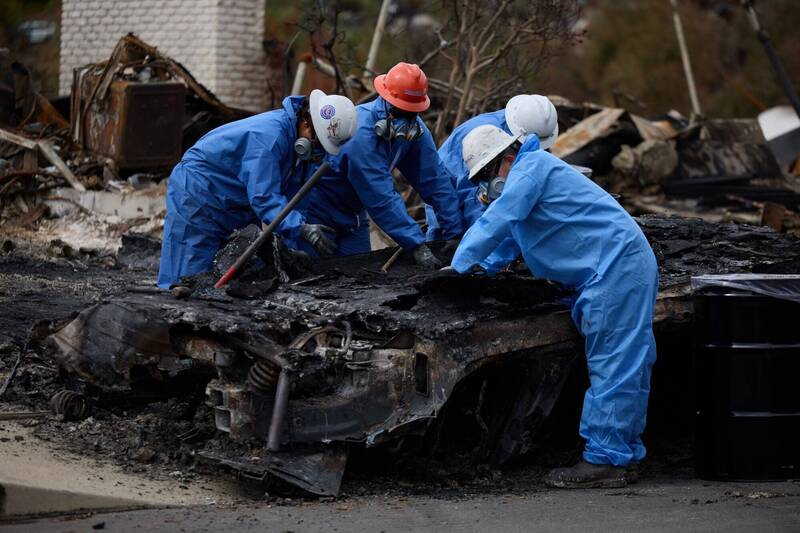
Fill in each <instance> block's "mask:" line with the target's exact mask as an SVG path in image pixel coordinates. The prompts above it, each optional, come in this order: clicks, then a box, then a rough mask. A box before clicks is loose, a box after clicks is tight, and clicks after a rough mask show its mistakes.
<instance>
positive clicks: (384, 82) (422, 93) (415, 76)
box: [374, 63, 431, 113]
mask: <svg viewBox="0 0 800 533" xmlns="http://www.w3.org/2000/svg"><path fill="white" fill-rule="evenodd" d="M374 83H375V90H376V91H377V92H378V94H379V95H381V96H382V97H383V99H384V100H386V101H387V102H389V103H390V104H392V105H393V106H395V107H396V108H398V109H402V110H403V111H410V112H412V113H419V112H420V111H425V110H426V109H428V108H429V107H430V105H431V99H430V98H428V77H427V76H426V75H425V73H424V72H422V69H421V68H419V65H412V64H410V63H398V64H396V65H395V66H393V67H392V68H390V69H389V72H387V73H386V74H381V75H380V76H377V77H376V78H375V82H374Z"/></svg>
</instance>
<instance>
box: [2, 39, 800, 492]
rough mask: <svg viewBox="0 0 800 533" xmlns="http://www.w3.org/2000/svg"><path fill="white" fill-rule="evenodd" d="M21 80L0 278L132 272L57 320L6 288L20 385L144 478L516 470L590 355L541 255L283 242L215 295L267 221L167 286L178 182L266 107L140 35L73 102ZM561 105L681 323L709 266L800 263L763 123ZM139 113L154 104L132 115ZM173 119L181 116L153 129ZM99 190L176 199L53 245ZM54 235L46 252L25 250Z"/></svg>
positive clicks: (8, 116) (10, 123) (89, 76)
mask: <svg viewBox="0 0 800 533" xmlns="http://www.w3.org/2000/svg"><path fill="white" fill-rule="evenodd" d="M0 81H2V84H1V85H0V123H2V124H0V126H1V127H0V209H1V211H0V221H1V222H0V223H2V226H3V228H4V230H3V232H2V241H3V242H2V252H0V254H1V256H0V279H3V278H2V276H4V275H6V276H7V275H12V274H15V273H16V272H20V273H24V272H25V271H26V270H29V271H30V272H31V273H36V272H38V271H40V270H42V269H45V270H46V269H54V270H58V269H59V268H67V270H70V269H71V270H72V272H73V273H72V274H66V273H65V278H63V279H64V284H65V285H66V284H70V285H74V286H76V287H77V286H79V285H80V283H82V282H79V280H78V278H79V276H80V274H77V275H76V274H75V273H74V272H78V273H80V272H81V271H83V272H86V273H87V275H88V273H89V272H95V273H96V272H102V273H103V274H102V276H101V277H115V278H118V279H121V280H127V281H122V282H120V283H118V284H117V286H112V285H114V283H112V282H109V283H106V284H103V283H100V284H99V285H98V284H97V282H93V281H91V280H90V281H86V282H85V286H84V287H83V289H80V290H82V291H83V292H84V294H82V295H79V294H77V292H79V291H78V289H76V290H75V291H74V292H75V294H74V295H73V297H71V298H70V297H64V298H58V297H57V295H56V294H55V293H54V292H53V293H52V294H51V296H52V297H53V299H52V303H51V307H50V309H49V311H48V312H43V313H42V316H40V317H38V319H36V320H34V318H35V317H34V314H35V313H36V305H29V303H28V302H26V300H25V298H24V296H25V295H26V294H33V293H35V292H36V290H37V289H36V288H35V287H33V286H30V287H26V286H25V281H24V280H23V281H20V277H19V276H17V277H15V279H14V280H13V281H4V282H3V287H2V291H3V296H4V299H8V300H10V299H11V298H15V297H18V296H20V295H22V297H21V298H20V303H19V309H20V312H19V316H17V317H8V318H3V319H2V320H0V324H2V325H3V327H4V329H6V328H7V330H8V332H7V333H5V334H4V338H3V339H0V340H3V342H2V345H0V360H2V363H3V375H4V378H3V383H2V384H0V386H2V388H0V395H2V396H4V398H3V399H4V401H6V402H9V403H10V405H14V406H17V407H19V408H20V409H26V410H27V411H28V412H31V413H39V414H38V415H37V416H31V420H30V423H31V424H35V425H36V426H37V429H36V431H37V434H38V435H39V436H41V437H42V438H45V439H51V440H56V441H64V442H66V443H67V446H72V447H73V448H75V449H81V450H83V451H84V452H85V453H95V454H98V455H108V456H116V457H120V458H124V462H125V464H126V465H127V466H128V467H129V468H131V469H133V470H139V471H145V470H147V469H154V468H156V467H157V466H158V465H161V466H162V467H163V469H164V470H165V471H167V470H170V469H173V470H174V469H176V468H181V469H182V470H185V471H187V472H191V471H195V472H201V471H203V468H208V466H206V465H221V466H223V467H227V468H230V469H232V470H233V471H234V472H236V473H237V475H238V476H240V477H243V478H249V479H255V480H257V481H260V482H269V483H273V484H276V485H277V486H279V487H281V490H287V489H288V488H290V487H291V488H294V489H301V490H302V491H305V492H308V493H312V494H317V495H323V496H333V495H336V494H338V492H339V490H340V486H341V481H342V477H343V474H344V471H345V466H346V464H347V460H348V456H349V454H350V452H351V451H352V449H353V448H354V447H358V448H365V447H366V448H386V449H391V450H412V451H415V452H418V451H419V450H424V451H425V453H427V454H428V455H430V456H437V455H438V456H441V455H446V456H458V457H462V456H467V457H469V459H468V460H467V463H468V464H488V465H492V468H495V467H501V466H504V465H507V464H509V463H510V462H512V461H513V460H515V459H516V458H518V457H520V456H523V455H525V454H527V453H530V452H531V451H532V450H536V449H537V438H539V437H540V435H541V430H542V428H543V427H544V426H545V423H546V421H547V419H548V415H549V414H550V413H551V411H552V410H553V409H554V406H555V405H556V403H557V401H558V400H559V398H560V396H561V393H562V389H563V388H564V386H565V383H566V382H567V380H568V378H569V376H570V375H571V374H572V373H573V372H574V371H575V368H576V366H577V367H579V366H580V362H581V357H580V354H581V353H582V345H581V339H580V337H579V335H578V334H577V332H576V331H575V328H574V326H573V324H572V322H571V319H570V316H569V311H568V307H567V305H566V302H568V300H569V298H570V293H569V292H568V291H566V290H564V289H563V288H562V287H560V286H558V285H555V284H552V283H550V282H547V281H545V280H539V279H534V278H532V277H531V276H530V274H529V273H528V272H527V270H526V269H525V267H524V265H522V264H516V265H514V266H512V267H511V268H509V269H508V270H507V271H506V272H504V273H501V274H500V275H499V276H497V277H495V278H488V277H482V276H468V277H441V276H438V275H432V274H430V273H427V272H423V271H420V270H419V269H417V267H415V266H414V265H413V262H412V261H411V259H410V258H408V257H405V256H404V255H401V256H400V258H399V260H397V261H396V262H395V263H394V264H392V266H391V268H389V269H388V271H386V270H383V269H382V268H381V267H382V266H385V265H386V264H387V261H388V260H389V259H390V258H391V257H392V256H393V254H394V251H395V249H393V248H387V249H383V250H378V251H374V252H372V253H370V254H365V255H360V256H352V257H347V258H336V259H328V260H323V261H317V262H314V263H312V262H310V261H309V260H308V258H307V257H305V256H304V255H303V254H298V253H296V252H293V251H292V250H288V249H286V247H285V246H284V245H283V244H282V242H281V241H280V239H278V238H274V239H273V240H272V241H271V242H270V245H269V246H265V247H264V248H263V249H262V250H261V251H260V252H259V254H258V257H257V258H255V259H254V260H252V261H251V262H250V263H249V264H248V266H247V269H246V270H245V271H244V272H243V273H242V275H240V276H239V278H238V279H237V280H235V281H234V282H232V283H231V284H230V285H229V286H227V287H226V288H225V289H214V288H213V282H214V281H215V280H216V279H217V278H218V277H219V275H220V274H221V273H222V272H224V271H225V270H226V268H227V267H228V266H230V265H231V264H232V262H233V260H235V258H236V257H237V256H238V254H239V253H240V252H241V251H242V250H243V249H244V248H246V246H247V245H248V244H249V243H250V242H252V240H253V239H254V238H255V237H256V236H257V234H258V228H255V227H249V228H246V229H243V230H240V231H238V232H237V233H235V234H234V235H233V236H232V238H231V241H230V242H229V244H228V245H227V246H226V247H225V248H224V249H222V250H221V251H220V252H219V253H218V255H217V258H216V262H215V269H214V271H212V272H209V273H206V274H202V275H198V276H193V277H191V278H188V279H185V280H184V284H183V285H182V286H181V287H180V288H178V289H176V290H173V291H172V292H170V293H167V292H162V291H158V290H155V289H153V288H150V286H149V284H148V283H147V282H148V281H149V280H150V279H151V278H152V276H153V269H154V268H155V267H156V265H157V258H158V250H159V248H158V241H157V240H156V239H154V238H153V236H154V235H158V234H159V233H160V225H159V222H160V220H161V219H162V218H163V194H164V190H165V186H164V185H165V184H164V182H165V181H166V180H165V179H164V178H166V176H167V175H168V173H169V170H170V168H171V166H172V165H174V164H175V163H176V162H177V161H178V160H179V159H180V156H181V154H182V153H183V151H184V150H186V149H187V148H188V147H190V146H191V145H192V144H193V143H194V142H195V141H196V140H197V139H198V138H199V137H200V136H202V134H203V133H205V132H206V131H209V130H210V129H212V128H213V127H216V126H218V125H221V124H223V123H225V122H228V121H231V120H236V119H239V118H243V117H245V116H247V115H249V114H250V113H249V112H247V111H243V110H238V109H233V108H230V107H228V106H226V105H225V104H223V103H222V102H220V101H219V100H218V99H217V98H216V97H215V96H214V95H213V94H212V93H211V92H210V91H208V90H207V89H205V88H204V87H203V86H202V85H200V84H199V83H198V82H197V81H196V80H195V79H194V78H193V77H192V75H191V74H190V73H189V72H188V71H187V70H186V69H185V68H184V67H182V66H181V65H180V64H179V63H177V62H175V61H174V60H172V59H170V58H169V57H167V56H165V55H163V54H162V53H161V52H159V51H158V50H157V49H156V48H154V47H152V46H150V45H149V44H147V43H144V42H143V41H141V40H140V39H138V38H137V37H136V36H134V35H127V36H125V37H123V38H122V39H121V40H120V41H119V43H118V44H117V46H116V47H115V49H114V50H113V52H112V53H111V55H110V57H109V59H108V60H106V61H103V62H100V63H97V64H90V65H87V66H85V67H83V68H79V69H76V71H75V73H74V81H73V89H72V95H71V98H70V100H69V101H66V100H56V101H53V102H50V101H48V100H47V99H45V98H43V97H42V96H41V95H39V94H37V93H36V92H35V91H33V89H32V87H33V85H32V82H31V80H30V76H29V74H28V73H27V70H26V69H25V67H24V66H23V65H20V64H17V63H12V62H11V61H10V60H9V58H5V57H2V56H0ZM553 100H554V102H555V103H556V107H557V108H558V111H559V122H560V129H561V131H562V132H564V133H563V134H562V135H561V136H560V137H559V139H558V141H557V143H556V145H555V146H554V148H553V153H555V154H556V155H558V156H560V157H562V158H564V159H565V160H567V161H568V162H570V163H573V164H577V165H583V166H588V167H590V168H592V169H593V170H594V173H595V179H596V180H597V181H598V182H599V183H600V184H601V185H603V186H604V187H605V188H606V189H607V190H608V191H609V192H612V193H614V194H618V195H620V201H621V202H622V203H623V204H624V205H625V206H626V207H627V208H628V209H629V210H630V211H631V212H632V213H633V214H636V215H640V216H639V217H638V219H637V220H638V222H639V224H640V226H641V227H642V229H643V231H644V232H645V234H646V236H647V238H648V240H649V241H650V243H651V245H652V247H653V249H654V251H655V253H656V257H657V259H658V262H659V267H660V273H661V290H660V293H659V299H658V304H657V309H656V311H657V313H656V318H655V322H656V331H657V334H659V335H665V334H666V332H669V333H670V334H671V335H674V334H676V332H678V334H681V335H688V334H689V329H688V328H689V326H690V324H691V317H692V305H691V299H690V287H689V278H690V277H691V276H692V275H696V274H708V273H731V272H771V273H796V272H797V271H798V267H799V266H800V246H798V244H799V243H798V238H797V237H796V235H795V234H797V233H798V231H800V218H798V215H797V213H798V210H800V186H799V185H798V179H797V175H796V174H795V173H794V170H793V168H792V167H791V166H790V167H787V168H781V167H780V166H779V165H778V163H777V162H776V160H775V157H774V156H773V154H772V153H771V152H770V149H769V147H768V146H767V144H766V143H765V141H764V138H763V136H762V135H761V132H760V129H759V127H758V125H757V123H756V122H755V121H752V120H714V119H701V120H696V121H692V122H690V121H689V120H687V119H685V118H684V117H682V116H680V115H678V114H676V113H674V112H673V113H670V114H667V115H665V116H663V117H660V118H656V119H652V120H651V119H645V118H643V117H640V116H637V115H635V114H633V113H630V112H628V111H626V110H624V109H618V108H607V107H602V106H597V105H593V104H582V105H577V104H574V103H572V102H569V101H566V100H564V99H560V98H557V97H554V98H553ZM134 103H136V105H137V106H145V107H146V108H148V109H151V110H152V113H148V114H138V115H137V114H133V113H129V110H130V108H131V106H132V105H133V104H134ZM156 115H157V116H159V121H158V125H156V124H155V121H148V120H142V117H143V116H156ZM794 168H795V169H796V167H794ZM69 189H72V191H71V192H70V191H69ZM93 193H104V194H108V195H113V196H114V197H115V198H113V199H110V200H109V196H103V197H102V200H103V201H108V202H111V203H112V204H113V205H114V206H120V205H123V203H124V201H125V200H124V197H130V196H137V195H145V196H146V197H148V198H151V199H154V203H155V204H156V205H157V206H161V207H160V210H159V209H157V208H152V206H151V207H150V208H149V209H153V210H152V211H149V212H148V211H147V209H145V210H144V211H142V208H141V205H144V204H139V203H134V206H139V207H136V208H135V209H134V211H136V212H137V213H138V214H136V215H132V216H130V217H129V218H124V217H123V218H124V220H120V219H119V217H117V218H114V219H113V220H110V222H109V220H106V221H105V223H106V224H107V225H110V226H113V228H114V231H110V232H107V233H106V235H107V236H109V238H112V239H113V241H114V242H113V243H112V244H111V245H110V246H109V247H108V248H109V249H110V250H111V253H110V254H108V253H105V254H100V255H98V254H97V253H94V252H92V251H91V250H90V249H88V248H87V249H83V248H80V246H78V245H75V244H69V243H66V242H64V241H62V240H60V238H55V239H54V238H52V237H51V236H50V233H49V232H50V231H51V229H52V228H53V227H57V226H58V225H59V224H62V225H63V224H66V222H65V220H66V219H68V218H69V217H77V219H76V220H79V222H81V223H87V222H86V219H88V218H92V217H94V218H95V219H97V218H102V217H103V216H105V215H107V213H104V212H103V210H102V208H97V209H96V210H95V208H94V207H93V206H95V205H96V204H97V203H99V202H100V201H101V200H99V199H98V198H100V197H99V196H92V197H91V199H90V200H87V198H88V197H87V195H90V194H93ZM117 197H122V198H123V199H120V198H117ZM137 201H138V200H137ZM115 209H116V207H115ZM143 212H144V215H142V213H143ZM676 215H677V216H676ZM106 218H107V219H108V218H109V217H106ZM62 219H64V220H62ZM59 220H61V222H59ZM70 220H72V219H70ZM48 221H50V223H49V224H48ZM14 228H16V229H14ZM18 230H19V231H18ZM22 230H24V231H25V232H27V233H20V232H21V231H22ZM32 234H33V235H35V234H40V235H39V237H38V238H39V239H40V242H41V243H45V246H44V254H45V256H46V257H44V258H42V257H39V256H37V257H35V258H32V257H28V256H26V255H25V253H23V252H22V250H21V249H20V247H21V243H20V242H19V239H20V238H21V237H20V235H24V236H25V237H23V238H32V237H30V236H31V235H32ZM434 250H435V252H436V253H437V254H438V255H440V256H441V257H440V258H441V259H442V260H445V261H447V260H448V259H449V257H444V256H443V251H442V249H441V248H440V247H437V246H434ZM26 253H27V252H26ZM65 265H67V266H66V267H65ZM81 269H83V270H81ZM59 279H62V278H61V277H59ZM93 283H95V284H94V285H93ZM13 284H16V285H15V286H14V287H12V286H11V285H13ZM20 287H22V288H20ZM47 290H50V291H56V290H60V289H58V286H57V285H54V286H53V287H50V288H49V289H47ZM47 290H45V291H44V292H47ZM26 291H27V292H26ZM40 292H41V291H40ZM88 295H91V296H88ZM38 302H39V304H38V305H41V304H42V302H41V300H38ZM4 306H6V307H7V304H4ZM26 306H27V307H26ZM26 313H27V314H26ZM15 320H16V321H15ZM34 322H35V324H34ZM32 324H33V327H32V328H31V325H32ZM22 326H24V328H23V327H22ZM27 328H31V329H30V332H27V331H23V329H25V330H26V329H27ZM12 330H13V332H12ZM23 333H24V334H23ZM509 376H513V379H510V378H509ZM46 410H50V411H51V412H52V413H55V416H52V415H46V414H42V413H45V412H46ZM3 414H8V413H0V415H3ZM66 428H69V430H68V431H65V430H66ZM573 429H574V428H573ZM186 476H188V478H191V477H192V474H186Z"/></svg>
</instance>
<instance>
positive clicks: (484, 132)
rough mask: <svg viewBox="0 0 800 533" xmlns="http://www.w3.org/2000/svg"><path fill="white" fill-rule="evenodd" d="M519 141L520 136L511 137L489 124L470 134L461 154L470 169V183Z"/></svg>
mask: <svg viewBox="0 0 800 533" xmlns="http://www.w3.org/2000/svg"><path fill="white" fill-rule="evenodd" d="M518 139H519V136H514V135H509V134H508V133H506V132H504V131H503V130H501V129H500V128H498V127H497V126H490V125H489V124H485V125H483V126H478V127H477V128H475V129H474V130H472V131H471V132H469V133H468V134H467V135H466V137H464V140H463V141H462V143H461V154H462V157H463V158H464V163H466V165H467V168H468V169H469V179H470V181H473V180H474V178H475V176H476V175H477V174H478V172H480V171H481V170H482V169H483V167H485V166H486V165H488V164H489V163H491V162H492V161H493V160H494V158H496V157H497V156H499V155H500V154H502V153H503V152H505V151H506V148H508V147H509V146H511V145H512V144H514V143H515V142H517V140H518Z"/></svg>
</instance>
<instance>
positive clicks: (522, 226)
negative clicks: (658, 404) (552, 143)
mask: <svg viewBox="0 0 800 533" xmlns="http://www.w3.org/2000/svg"><path fill="white" fill-rule="evenodd" d="M528 144H529V143H525V144H524V145H523V146H522V149H521V151H520V153H519V154H518V155H517V158H516V161H515V162H514V164H513V166H512V168H511V171H510V173H509V175H508V177H507V181H506V183H505V188H504V190H503V193H502V194H501V195H500V198H498V199H497V200H495V201H494V202H493V203H492V204H491V205H490V206H489V207H488V208H487V209H486V211H485V212H484V214H483V215H482V216H481V217H480V218H479V219H478V220H477V221H476V222H475V224H474V225H473V226H472V227H471V228H470V229H469V230H468V231H467V233H466V235H465V236H464V238H463V239H462V241H461V244H460V246H459V247H458V250H457V251H456V254H455V256H454V258H453V262H452V266H453V268H455V270H457V271H458V272H460V273H465V272H467V271H469V270H470V269H471V268H472V267H473V266H474V265H477V264H479V263H480V262H481V261H483V260H484V259H485V258H486V257H487V256H489V254H491V253H492V251H493V250H494V249H495V248H496V247H497V246H498V245H499V244H500V243H502V242H503V241H504V240H505V239H506V238H507V237H508V236H511V237H512V238H513V239H514V241H515V242H516V243H517V245H518V246H519V247H520V249H521V251H522V255H523V257H524V259H525V262H526V263H527V265H528V267H529V268H530V270H531V272H532V273H533V274H534V275H535V276H537V277H541V278H546V279H550V280H554V281H558V282H560V283H562V284H564V285H566V286H567V287H570V288H572V289H574V290H575V292H576V294H577V298H576V300H575V302H574V303H573V305H572V319H573V321H574V322H575V325H576V326H577V328H578V330H579V331H580V332H581V334H582V335H583V336H584V337H585V342H586V343H585V348H586V358H587V363H588V367H589V378H590V382H591V386H590V387H589V389H588V390H587V391H586V395H585V398H584V402H583V413H582V417H581V424H580V434H581V436H582V437H583V438H584V439H586V447H585V449H584V453H583V457H584V459H585V460H586V461H588V462H590V463H595V464H611V465H615V466H627V465H629V464H630V463H631V462H635V461H640V460H641V459H642V458H644V456H645V447H644V445H643V444H642V441H641V438H640V436H641V434H642V431H644V427H645V421H646V415H647V401H648V396H649V393H650V372H651V369H652V366H653V363H654V362H655V358H656V345H655V338H654V336H653V328H652V321H653V307H654V305H655V300H656V294H657V292H658V267H657V265H656V260H655V256H654V255H653V251H652V249H651V248H650V246H649V244H648V243H647V239H646V238H645V237H644V234H643V233H642V231H641V230H640V229H639V227H638V225H637V224H636V222H635V221H634V220H633V219H632V218H631V217H630V216H629V215H628V214H627V213H626V212H625V210H624V209H623V208H622V207H621V206H620V205H619V204H618V203H617V202H616V201H615V200H614V199H613V198H612V197H611V196H610V195H609V194H608V193H606V192H605V191H604V190H603V189H601V188H600V187H599V186H597V185H596V184H595V183H593V182H592V181H590V180H589V179H588V178H586V177H584V176H583V175H581V174H580V173H579V172H577V171H576V170H574V169H572V168H571V167H570V166H569V165H568V164H566V163H564V162H563V161H561V160H560V159H558V158H557V157H555V156H553V155H551V154H549V153H547V152H545V151H543V150H531V149H530V147H529V145H528Z"/></svg>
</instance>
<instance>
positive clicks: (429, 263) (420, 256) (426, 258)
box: [413, 243, 442, 270]
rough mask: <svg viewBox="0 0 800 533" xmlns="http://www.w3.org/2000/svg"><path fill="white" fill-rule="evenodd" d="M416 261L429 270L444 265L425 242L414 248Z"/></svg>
mask: <svg viewBox="0 0 800 533" xmlns="http://www.w3.org/2000/svg"><path fill="white" fill-rule="evenodd" d="M413 255H414V262H415V263H417V264H418V265H419V266H421V267H425V268H427V269H429V270H436V269H438V268H441V267H442V262H441V261H439V260H438V259H437V258H436V256H435V255H433V252H431V249H430V248H428V245H427V244H425V243H422V244H420V245H419V246H417V247H416V248H415V249H414V254H413Z"/></svg>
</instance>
